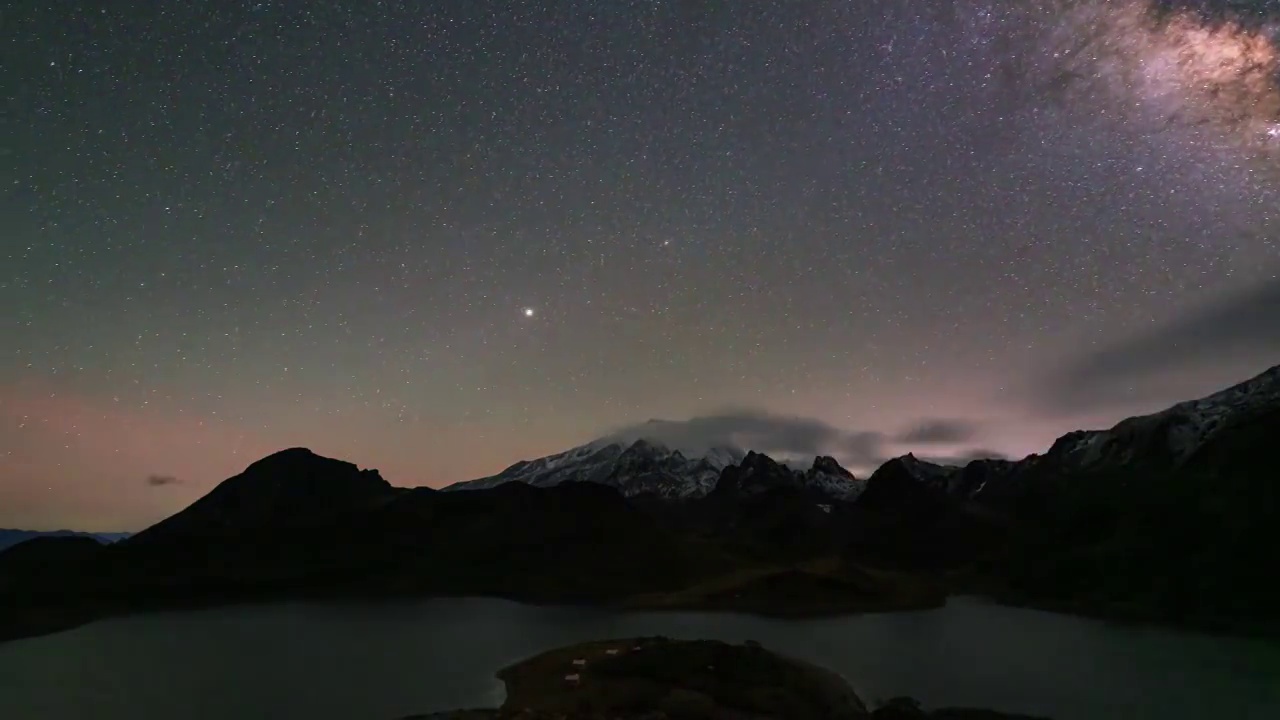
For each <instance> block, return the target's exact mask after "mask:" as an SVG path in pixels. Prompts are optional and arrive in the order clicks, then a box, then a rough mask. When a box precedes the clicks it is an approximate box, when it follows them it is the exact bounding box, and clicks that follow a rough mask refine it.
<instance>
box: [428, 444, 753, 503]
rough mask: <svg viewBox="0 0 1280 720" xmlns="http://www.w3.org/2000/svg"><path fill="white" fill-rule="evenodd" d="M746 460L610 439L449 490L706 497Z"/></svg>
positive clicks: (720, 451) (720, 452) (722, 450)
mask: <svg viewBox="0 0 1280 720" xmlns="http://www.w3.org/2000/svg"><path fill="white" fill-rule="evenodd" d="M742 457H743V453H742V451H740V450H737V449H735V448H727V447H715V448H711V449H709V450H708V451H707V452H706V454H705V455H701V456H686V455H685V454H684V453H682V452H680V451H679V450H672V449H671V448H668V447H667V446H665V445H663V444H661V443H658V442H655V441H652V440H648V439H645V438H639V439H636V440H634V441H632V442H629V443H624V442H619V441H617V439H616V438H612V437H608V438H602V439H600V440H596V441H594V442H590V443H587V444H586V445H582V446H579V447H576V448H573V449H572V450H567V451H565V452H562V453H557V454H555V455H548V456H547V457H544V458H539V459H537V460H530V461H521V462H518V463H516V464H514V465H512V466H511V467H509V468H507V469H506V470H503V471H502V472H500V473H498V474H497V475H493V476H490V477H486V478H480V479H478V480H471V481H469V482H463V483H457V484H455V485H450V486H449V487H447V488H445V489H446V490H483V489H486V488H491V487H494V486H497V485H501V484H503V483H507V482H523V483H528V484H530V485H533V486H535V487H550V486H552V485H559V484H560V483H563V482H596V483H601V484H604V485H609V486H611V487H615V488H617V489H618V490H619V491H620V492H621V493H622V494H623V495H627V496H633V495H640V494H645V493H652V494H655V495H658V496H661V497H667V498H685V497H701V496H703V495H706V494H707V493H709V492H711V489H712V488H714V487H715V484H716V480H718V479H719V477H720V471H721V470H723V469H724V468H725V467H726V466H728V465H732V464H734V463H735V462H738V461H739V460H741V458H742Z"/></svg>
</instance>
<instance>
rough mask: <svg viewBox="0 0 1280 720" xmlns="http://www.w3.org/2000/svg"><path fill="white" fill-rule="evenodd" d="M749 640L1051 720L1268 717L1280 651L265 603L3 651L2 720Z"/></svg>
mask: <svg viewBox="0 0 1280 720" xmlns="http://www.w3.org/2000/svg"><path fill="white" fill-rule="evenodd" d="M655 634H661V635H669V636H672V637H682V638H717V639H721V640H728V641H735V642H741V641H743V640H747V639H754V640H758V641H760V642H761V643H763V644H764V645H765V647H767V648H770V649H773V650H777V651H779V652H783V653H786V654H789V655H793V656H796V657H801V658H805V659H808V660H811V661H813V662H816V663H819V664H821V665H824V666H826V667H828V668H831V669H832V670H835V671H837V672H839V673H841V674H842V675H844V676H845V677H846V678H848V679H849V680H850V682H851V683H852V684H853V686H854V687H855V688H856V689H857V690H858V692H859V694H860V695H861V696H862V697H863V698H864V699H866V700H867V701H869V702H871V703H875V702H876V701H877V700H883V699H887V698H889V697H892V696H895V695H912V696H914V697H916V698H919V699H921V700H922V701H924V703H925V704H926V705H928V706H941V705H968V706H979V707H988V708H992V709H998V710H1005V711H1009V712H1025V713H1037V714H1042V715H1047V716H1050V717H1052V718H1055V719H1056V720H1110V719H1112V718H1114V719H1116V720H1121V719H1123V720H1143V719H1145V718H1150V719H1151V720H1192V719H1194V720H1201V719H1204V720H1219V719H1222V720H1226V719H1228V718H1230V719H1231V720H1254V719H1256V720H1264V719H1265V720H1276V719H1277V718H1280V646H1277V645H1274V644H1269V643H1265V642H1261V641H1247V640H1240V639H1232V638H1221V637H1212V636H1205V635H1199V634H1194V633H1182V632H1172V631H1169V630H1157V629H1150V628H1134V627H1123V626H1118V625H1111V624H1106V623H1101V622H1096V621H1090V620H1083V619H1079V618H1073V617H1068V616H1062V615H1054V614H1051V613H1044V612H1037V611H1032V610H1019V609H1014V608H1006V607H1000V606H996V605H989V604H985V603H982V602H979V601H976V600H967V599H966V600H955V601H953V602H951V603H950V604H949V605H948V606H947V607H945V608H942V609H939V610H932V611H927V612H912V613H891V614H880V615H864V616H855V617H848V618H841V619H828V620H807V621H779V620H766V619H762V618H755V617H749V616H743V615H726V614H703V613H615V612H606V611H590V610H588V611H584V610H581V609H569V608H536V607H526V606H522V605H517V604H514V603H509V602H504V601H499V600H486V599H461V600H459V599H449V600H429V601H422V602H414V603H403V604H379V605H342V606H337V605H303V604H299V605H268V606H252V607H234V608H223V609H215V610H207V611H199V612H182V613H167V614H154V615H145V616H139V617H133V618H120V619H116V620H109V621H105V622H100V623H95V624H92V625H88V626H85V627H82V628H78V629H76V630H72V631H70V632H65V633H60V634H58V635H51V636H47V637H41V638H33V639H29V640H22V641H18V642H14V643H8V644H4V645H0V718H4V720H28V719H31V720H73V719H74V720H83V719H85V718H93V719H94V720H150V719H152V718H156V719H161V718H163V719H164V720H170V719H176V718H183V719H184V720H206V719H208V720H215V719H216V720H228V719H229V718H237V719H240V720H248V719H256V718H263V719H264V720H265V719H267V718H271V719H273V720H274V719H278V718H306V719H307V720H395V719H396V718H399V717H402V716H404V715H407V714H411V713H418V712H427V711H431V710H443V709H449V708H457V707H485V706H495V705H497V704H498V703H500V702H501V701H502V694H503V693H502V686H501V684H500V683H499V682H498V681H497V680H495V679H494V677H493V673H494V671H496V670H497V669H498V668H499V667H501V666H503V665H505V664H509V663H511V662H514V661H516V660H519V659H522V658H524V657H526V656H529V655H531V654H533V653H536V652H539V651H541V650H546V649H549V648H552V647H556V646H559V645H565V644H569V643H573V642H577V641H582V640H590V639H603V638H609V637H622V636H632V635H655Z"/></svg>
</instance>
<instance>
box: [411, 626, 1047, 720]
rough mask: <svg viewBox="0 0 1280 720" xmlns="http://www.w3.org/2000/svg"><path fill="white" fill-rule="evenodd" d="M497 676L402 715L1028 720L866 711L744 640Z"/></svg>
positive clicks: (817, 673) (529, 663)
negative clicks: (472, 699)
mask: <svg viewBox="0 0 1280 720" xmlns="http://www.w3.org/2000/svg"><path fill="white" fill-rule="evenodd" d="M498 677H499V678H500V679H501V680H502V681H503V682H504V683H505V684H506V689H507V699H506V702H504V703H503V705H502V707H501V708H498V709H494V710H455V711H450V712H441V713H432V714H429V715H417V716H413V717H411V718H407V719H406V720H517V719H518V720H702V719H704V718H705V719H706V720H774V719H776V720H800V719H803V720H859V719H862V718H873V719H875V720H926V719H931V720H1035V719H1033V718H1028V717H1027V716H1022V715H1004V714H1001V713H997V712H992V711H988V710H974V709H962V708H949V709H941V710H935V711H932V712H925V711H923V710H921V709H920V708H919V706H918V704H917V703H915V702H914V701H913V700H911V699H909V698H899V699H896V700H892V701H890V702H889V703H887V704H886V705H885V706H883V707H880V708H877V709H875V710H868V708H867V707H866V705H864V704H863V702H862V700H861V699H860V698H859V697H858V696H857V694H856V693H854V691H853V689H852V688H850V687H849V685H848V683H846V682H845V681H844V680H843V679H842V678H840V677H839V676H838V675H836V674H834V673H831V672H829V671H827V670H824V669H822V668H820V667H817V666H814V665H810V664H808V663H804V662H801V661H798V660H792V659H788V658H784V657H781V656H779V655H776V654H774V653H772V652H769V651H768V650H765V649H763V648H761V647H760V646H759V645H758V644H755V643H750V642H748V643H747V644H745V645H729V644H727V643H722V642H716V641H710V640H695V641H675V640H668V639H666V638H638V639H626V640H606V641H600V642H591V643H584V644H581V645H574V646H572V647H566V648H560V649H558V650H552V651H549V652H545V653H542V654H541V655H537V656H535V657H532V658H530V659H528V660H525V661H523V662H520V663H517V664H515V665H512V666H511V667H508V668H505V669H503V670H502V671H500V672H499V673H498Z"/></svg>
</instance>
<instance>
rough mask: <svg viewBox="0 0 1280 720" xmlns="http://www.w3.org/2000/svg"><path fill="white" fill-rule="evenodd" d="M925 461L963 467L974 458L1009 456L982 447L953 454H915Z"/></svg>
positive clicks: (1004, 457)
mask: <svg viewBox="0 0 1280 720" xmlns="http://www.w3.org/2000/svg"><path fill="white" fill-rule="evenodd" d="M916 457H918V458H919V459H921V460H924V461H925V462H931V463H934V464H937V465H953V466H955V467H964V466H965V465H968V464H969V463H971V462H973V461H974V460H1008V459H1009V456H1008V455H1005V454H1004V453H1002V452H998V451H996V450H987V449H984V448H974V449H972V450H966V451H964V452H961V453H957V454H954V455H917V456H916Z"/></svg>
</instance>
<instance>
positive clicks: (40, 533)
mask: <svg viewBox="0 0 1280 720" xmlns="http://www.w3.org/2000/svg"><path fill="white" fill-rule="evenodd" d="M37 537H85V538H93V539H95V540H97V541H98V542H102V543H113V542H118V541H120V540H123V539H125V538H127V537H129V533H86V532H76V531H74V530H8V529H5V528H0V551H3V550H5V549H7V548H10V547H13V546H14V545H17V544H18V543H21V542H26V541H27V540H30V539H32V538H37Z"/></svg>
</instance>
